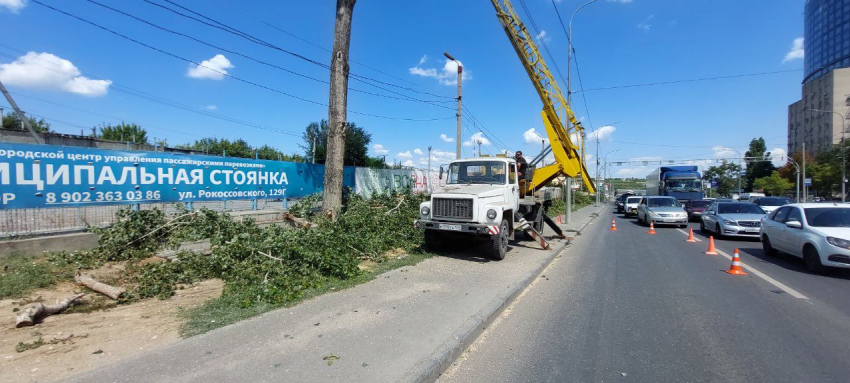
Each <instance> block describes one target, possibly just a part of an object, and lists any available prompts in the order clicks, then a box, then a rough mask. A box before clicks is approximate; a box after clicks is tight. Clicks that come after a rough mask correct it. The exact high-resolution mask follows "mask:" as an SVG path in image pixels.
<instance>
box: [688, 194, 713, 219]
mask: <svg viewBox="0 0 850 383" xmlns="http://www.w3.org/2000/svg"><path fill="white" fill-rule="evenodd" d="M713 202H714V201H709V200H704V199H699V200H693V201H688V202H686V203H685V212H686V213H688V220H689V221H690V220H694V219H697V218H700V217H702V212H703V211H705V209H706V208H707V207H709V206H710V205H711V204H712V203H713Z"/></svg>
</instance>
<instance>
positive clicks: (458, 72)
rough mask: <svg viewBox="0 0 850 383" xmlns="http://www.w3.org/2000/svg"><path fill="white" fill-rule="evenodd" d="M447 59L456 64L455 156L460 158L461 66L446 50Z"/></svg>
mask: <svg viewBox="0 0 850 383" xmlns="http://www.w3.org/2000/svg"><path fill="white" fill-rule="evenodd" d="M443 55H444V56H446V58H447V59H449V60H452V61H454V62H455V64H457V149H456V150H457V153H456V155H455V158H457V159H460V143H461V132H460V123H461V119H460V118H461V115H460V105H461V104H460V98H461V89H462V88H461V83H462V81H463V66H461V65H460V61H457V60H455V58H454V57H452V55H450V54H449V53H448V52H445V53H443Z"/></svg>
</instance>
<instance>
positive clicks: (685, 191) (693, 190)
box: [646, 166, 705, 202]
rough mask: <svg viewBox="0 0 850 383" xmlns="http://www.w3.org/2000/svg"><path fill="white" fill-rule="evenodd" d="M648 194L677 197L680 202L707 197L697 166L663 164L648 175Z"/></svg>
mask: <svg viewBox="0 0 850 383" xmlns="http://www.w3.org/2000/svg"><path fill="white" fill-rule="evenodd" d="M646 195H648V196H653V195H659V196H668V197H675V198H676V199H678V200H679V201H680V202H686V201H691V200H700V199H703V197H705V193H704V191H703V187H702V177H701V175H700V173H699V168H698V167H696V166H662V167H659V168H658V169H655V170H654V171H653V172H652V173H650V174H649V175H648V176H646Z"/></svg>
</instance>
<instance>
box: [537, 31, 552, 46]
mask: <svg viewBox="0 0 850 383" xmlns="http://www.w3.org/2000/svg"><path fill="white" fill-rule="evenodd" d="M534 39H535V40H537V41H541V40H542V41H543V42H544V43H548V42H549V41H551V40H552V38H551V37H549V36H548V35H547V33H546V30H545V29H541V30H540V33H538V34H537V36H534Z"/></svg>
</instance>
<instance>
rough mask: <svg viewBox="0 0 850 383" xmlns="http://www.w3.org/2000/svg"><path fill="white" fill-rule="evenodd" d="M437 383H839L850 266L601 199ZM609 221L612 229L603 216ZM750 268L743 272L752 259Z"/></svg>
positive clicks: (847, 361)
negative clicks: (710, 251)
mask: <svg viewBox="0 0 850 383" xmlns="http://www.w3.org/2000/svg"><path fill="white" fill-rule="evenodd" d="M606 214H607V215H608V216H607V218H605V215H603V216H602V217H601V218H605V219H599V220H597V221H594V224H593V225H591V226H589V227H588V228H587V229H586V230H585V231H584V232H583V233H582V235H581V236H580V237H578V238H577V240H576V241H575V243H574V245H573V246H572V248H570V249H569V250H567V251H566V252H565V253H564V254H563V256H562V257H561V258H559V259H557V260H555V262H554V263H553V264H552V265H550V266H549V268H548V269H547V270H546V271H544V273H543V275H542V276H541V277H540V278H538V279H537V281H536V282H535V283H534V284H533V285H532V286H530V287H529V288H528V289H527V290H526V291H525V293H524V294H523V295H522V296H520V297H519V298H518V299H517V300H516V301H515V302H514V304H513V305H512V307H510V308H508V309H507V310H506V311H505V313H504V314H503V315H502V316H501V317H500V318H499V319H498V320H497V321H496V322H495V323H494V324H493V325H492V326H491V327H490V328H489V329H487V331H485V333H484V334H483V335H482V336H481V337H480V338H479V339H478V340H477V341H476V342H475V343H474V344H473V345H472V346H471V347H470V348H469V349H468V350H467V352H465V353H464V355H463V356H462V357H461V358H460V359H458V360H457V361H456V362H455V364H454V365H453V366H452V367H450V368H449V369H448V370H447V371H446V372H445V373H444V374H443V376H442V377H441V378H440V382H465V383H466V382H847V381H848V380H850V271H848V270H838V271H830V272H828V273H827V274H826V275H812V274H809V273H807V272H806V271H804V266H803V264H802V262H801V261H799V260H797V259H794V258H792V257H791V256H789V255H780V256H779V257H769V256H766V255H764V253H763V252H762V250H761V244H760V243H759V242H758V241H756V240H718V241H716V244H717V247H718V249H719V250H720V251H721V252H722V253H725V254H727V255H731V254H732V253H733V251H734V249H735V248H736V247H737V248H740V254H741V259H742V262H743V263H744V265H746V266H747V267H749V269H748V270H745V271H746V272H748V275H747V276H733V275H729V274H726V273H724V272H723V271H724V270H726V269H728V268H729V266H730V263H731V262H730V260H729V259H727V258H726V257H724V256H722V255H715V256H709V255H705V254H704V252H705V250H706V247H707V238H706V237H704V236H702V235H701V234H700V233H699V230H698V226H699V225H698V224H691V227H693V228H694V230H695V232H697V236H696V237H697V239H699V240H700V242H698V243H687V242H685V239H686V237H687V235H686V230H687V229H682V230H678V229H676V228H668V227H663V228H657V229H656V231H657V232H658V234H657V235H649V234H647V231H648V228H647V227H644V226H639V225H638V224H637V223H636V221H635V220H634V219H633V218H632V219H624V218H622V216H621V215H614V214H613V209H611V210H608V211H606ZM612 218H615V219H616V220H617V227H618V229H619V230H618V231H616V232H610V231H608V228H607V225H604V224H605V223H610V222H611V219H612ZM753 269H755V271H754V270H753Z"/></svg>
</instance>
